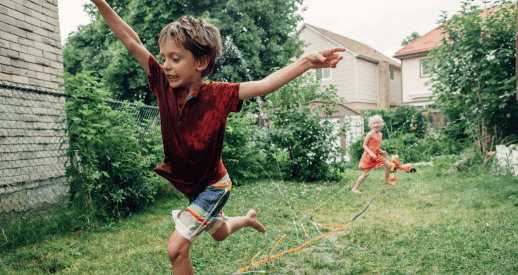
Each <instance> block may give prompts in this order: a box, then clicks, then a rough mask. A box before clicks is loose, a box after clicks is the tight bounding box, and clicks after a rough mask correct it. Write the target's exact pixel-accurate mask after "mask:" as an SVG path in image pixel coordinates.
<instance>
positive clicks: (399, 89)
mask: <svg viewBox="0 0 518 275" xmlns="http://www.w3.org/2000/svg"><path fill="white" fill-rule="evenodd" d="M390 69H391V70H393V71H394V79H389V92H390V105H391V106H400V105H401V104H402V102H403V83H402V82H403V79H402V75H401V70H399V69H394V68H392V67H390Z"/></svg>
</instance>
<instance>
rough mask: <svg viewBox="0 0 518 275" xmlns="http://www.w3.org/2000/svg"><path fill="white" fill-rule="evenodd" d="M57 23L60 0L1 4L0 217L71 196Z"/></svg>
mask: <svg viewBox="0 0 518 275" xmlns="http://www.w3.org/2000/svg"><path fill="white" fill-rule="evenodd" d="M70 1H72V0H70ZM58 19H59V18H58V1H57V0H0V83H3V84H4V85H3V86H1V87H0V213H8V212H12V211H15V212H21V211H25V210H27V209H30V208H36V207H39V206H41V205H44V204H48V203H50V204H52V203H55V202H57V201H58V200H59V198H61V197H62V196H63V195H64V194H65V193H66V192H67V191H68V184H67V181H66V179H65V178H64V173H65V168H64V167H65V162H66V157H65V151H64V150H65V149H66V148H67V145H66V144H67V143H66V136H65V135H64V132H63V131H62V130H61V129H62V128H63V123H61V121H62V120H63V119H64V118H65V112H64V103H65V97H64V96H63V88H61V87H59V84H60V83H63V80H62V79H58V78H56V76H57V75H58V74H59V71H62V70H63V59H62V54H61V37H60V31H59V20H58ZM13 86H14V87H15V88H13ZM20 87H25V88H24V89H22V88H20ZM63 141H65V143H64V145H63V146H62V147H61V148H60V144H61V142H63Z"/></svg>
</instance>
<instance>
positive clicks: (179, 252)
mask: <svg viewBox="0 0 518 275" xmlns="http://www.w3.org/2000/svg"><path fill="white" fill-rule="evenodd" d="M167 255H168V256H169V261H171V263H175V262H181V261H182V260H183V259H185V258H188V257H189V249H188V248H185V247H181V246H172V245H168V246H167Z"/></svg>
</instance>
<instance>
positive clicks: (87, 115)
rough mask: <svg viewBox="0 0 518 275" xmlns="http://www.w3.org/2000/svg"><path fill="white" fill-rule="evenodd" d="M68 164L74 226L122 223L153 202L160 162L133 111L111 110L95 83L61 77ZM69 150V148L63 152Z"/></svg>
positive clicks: (154, 142)
mask: <svg viewBox="0 0 518 275" xmlns="http://www.w3.org/2000/svg"><path fill="white" fill-rule="evenodd" d="M65 87H66V92H67V93H68V94H70V95H71V98H70V99H68V100H67V102H66V113H67V118H66V120H67V125H68V126H67V129H66V131H67V134H68V138H69V140H68V141H65V142H64V143H63V146H64V147H65V148H66V147H68V148H67V155H68V157H69V159H70V163H69V164H68V167H67V176H68V177H70V196H71V197H70V199H71V205H72V209H73V210H74V211H75V214H76V217H77V218H78V219H79V220H83V221H86V222H87V223H90V222H93V221H95V220H99V219H100V220H110V219H112V218H121V217H125V216H127V215H128V214H130V213H132V212H135V211H137V210H138V209H140V208H141V207H142V206H144V205H146V204H149V203H151V202H152V201H153V198H154V195H155V193H156V186H154V185H152V184H151V182H157V181H156V180H153V178H154V177H157V176H156V175H155V174H154V173H153V171H152V167H154V166H155V164H157V163H159V161H160V153H159V152H160V150H159V147H158V144H159V142H160V139H158V140H157V136H158V135H156V134H155V138H153V136H152V135H148V136H146V135H145V133H144V132H143V129H144V128H143V127H141V126H140V125H139V121H137V119H136V113H137V112H138V105H135V106H130V105H124V106H123V107H121V109H119V110H117V111H116V110H112V109H111V108H110V107H109V106H108V105H107V103H106V102H105V101H104V100H103V98H105V97H107V96H108V93H107V92H103V91H102V90H100V89H99V85H98V82H97V79H96V78H94V77H90V76H88V75H87V74H82V73H81V74H77V75H76V76H74V77H70V75H68V74H65ZM67 145H68V146H67Z"/></svg>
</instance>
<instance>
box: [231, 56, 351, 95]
mask: <svg viewBox="0 0 518 275" xmlns="http://www.w3.org/2000/svg"><path fill="white" fill-rule="evenodd" d="M344 51H345V49H344V48H333V49H329V50H325V51H320V52H316V53H311V54H309V55H307V56H304V57H302V58H301V59H299V60H297V61H296V62H295V63H293V64H291V65H288V66H287V67H284V68H282V69H280V70H278V71H276V72H274V73H272V74H271V75H269V76H267V77H266V78H264V79H263V80H259V81H250V82H244V83H241V85H240V86H239V99H241V100H244V99H249V98H252V97H256V96H259V95H265V94H269V93H271V92H274V91H276V90H277V89H279V88H281V87H282V86H284V85H286V84H288V83H289V82H290V81H292V80H293V79H295V78H297V77H298V76H300V75H301V74H303V73H305V72H306V71H307V70H309V69H317V68H327V67H330V68H336V65H337V64H338V62H339V61H340V60H342V59H343V57H342V56H340V55H338V54H337V53H338V52H344Z"/></svg>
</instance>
